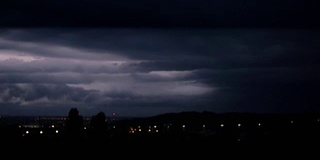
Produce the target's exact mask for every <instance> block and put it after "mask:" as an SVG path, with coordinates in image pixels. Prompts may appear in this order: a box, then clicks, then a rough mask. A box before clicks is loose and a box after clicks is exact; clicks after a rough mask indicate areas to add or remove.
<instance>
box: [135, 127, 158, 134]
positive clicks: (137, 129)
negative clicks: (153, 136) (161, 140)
mask: <svg viewBox="0 0 320 160" xmlns="http://www.w3.org/2000/svg"><path fill="white" fill-rule="evenodd" d="M152 131H154V132H156V133H158V132H159V130H158V129H157V126H156V125H154V126H153V127H152V126H149V127H148V132H149V133H150V132H152ZM136 132H142V128H141V126H137V127H130V129H129V133H136Z"/></svg>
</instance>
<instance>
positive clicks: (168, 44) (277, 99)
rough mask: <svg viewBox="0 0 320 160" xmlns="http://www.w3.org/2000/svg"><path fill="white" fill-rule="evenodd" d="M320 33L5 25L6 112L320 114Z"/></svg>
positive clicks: (0, 60)
mask: <svg viewBox="0 0 320 160" xmlns="http://www.w3.org/2000/svg"><path fill="white" fill-rule="evenodd" d="M319 37H320V32H319V31H318V30H302V29H299V30H298V29H297V30H294V29H281V30H271V29H269V30H267V29H110V28H109V29H106V28H105V29H103V28H91V29H89V28H83V29H80V28H79V29H70V28H69V29H63V28H55V29H54V28H33V29H2V30H1V31H0V113H1V114H10V115H34V114H45V115H54V114H66V113H67V112H68V110H69V108H71V107H78V108H79V110H80V111H81V112H82V114H84V115H92V114H95V113H96V112H98V111H101V110H102V111H105V112H106V113H112V112H117V113H119V114H120V115H122V116H151V115H156V114H160V113H166V112H180V111H214V112H233V111H241V112H247V111H248V112H297V111H298V112H301V111H318V110H319V109H318V107H317V106H319V102H318V101H317V97H316V94H315V93H316V92H318V90H319V84H318V82H319V75H320V73H319V62H320V56H319V55H320V54H319V51H320V47H319V45H318V42H319V41H320V38H319Z"/></svg>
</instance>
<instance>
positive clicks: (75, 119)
mask: <svg viewBox="0 0 320 160" xmlns="http://www.w3.org/2000/svg"><path fill="white" fill-rule="evenodd" d="M66 133H67V136H68V138H81V137H82V136H83V117H82V116H81V115H80V113H79V111H78V109H77V108H71V109H70V111H69V115H68V117H67V120H66Z"/></svg>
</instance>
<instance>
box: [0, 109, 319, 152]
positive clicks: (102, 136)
mask: <svg viewBox="0 0 320 160" xmlns="http://www.w3.org/2000/svg"><path fill="white" fill-rule="evenodd" d="M0 122H1V131H0V133H1V142H2V145H3V146H7V147H10V146H11V147H14V148H15V149H21V151H29V149H30V147H31V148H32V149H31V150H34V149H37V150H50V151H52V149H55V150H62V151H66V150H67V149H68V148H69V147H70V148H73V149H75V150H79V151H91V150H92V151H97V149H100V150H101V151H110V152H111V151H127V152H135V151H138V150H144V151H145V152H152V153H154V152H155V149H157V151H159V148H162V149H161V150H162V151H163V152H168V153H170V152H173V153H177V152H176V151H179V152H180V151H181V150H184V151H183V152H184V154H188V153H190V152H189V151H191V152H196V153H199V152H200V151H201V152H203V153H202V154H208V153H206V152H208V151H209V153H210V152H211V151H217V152H218V151H219V152H221V151H233V152H234V151H246V150H247V151H248V149H250V150H251V151H252V152H253V151H258V152H264V151H272V153H274V151H281V150H283V149H285V150H286V151H288V150H289V151H290V150H300V152H301V151H303V149H306V148H309V147H311V146H317V145H318V144H319V142H320V137H319V135H320V114H315V113H305V114H301V113H299V114H294V113H292V114H258V113H219V114H218V113H214V112H181V113H167V114H161V115H157V116H152V117H143V118H137V117H136V118H126V117H123V118H121V117H106V116H105V113H104V112H99V113H97V114H96V115H94V116H92V117H82V116H81V115H80V114H79V112H78V110H77V109H76V108H73V109H71V110H70V112H69V114H68V116H65V117H13V116H8V117H6V116H2V117H1V121H0ZM70 148H69V149H70ZM177 149H178V150H177Z"/></svg>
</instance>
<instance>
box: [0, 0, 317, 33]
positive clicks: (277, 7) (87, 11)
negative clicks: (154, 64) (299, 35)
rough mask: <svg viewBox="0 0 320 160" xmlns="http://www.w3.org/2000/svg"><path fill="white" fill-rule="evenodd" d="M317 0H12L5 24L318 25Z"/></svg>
mask: <svg viewBox="0 0 320 160" xmlns="http://www.w3.org/2000/svg"><path fill="white" fill-rule="evenodd" d="M315 3H316V2H315V1H313V0H304V1H298V0H282V1H278V0H268V1H255V0H246V1H238V0H225V1H217V0H197V1H194V0H191V1H182V0H164V1H150V0H136V1H129V0H111V1H100V0H96V1H89V0H78V1H74V0H72V1H62V0H55V1H43V0H31V1H30V0H29V1H22V0H8V1H4V2H3V3H2V5H1V6H0V15H1V17H0V18H1V22H0V25H1V26H24V27H30V26H31V27H34V26H51V27H55V26H58V27H59V26H60V27H63V26H71V27H79V26H83V27H92V26H94V27H97V26H104V27H202V28H208V27H280V28H282V27H295V28H297V27H299V28H300V27H304V28H306V27H307V28H310V27H319V24H318V23H317V21H316V19H318V15H319V10H318V8H317V5H315Z"/></svg>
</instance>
